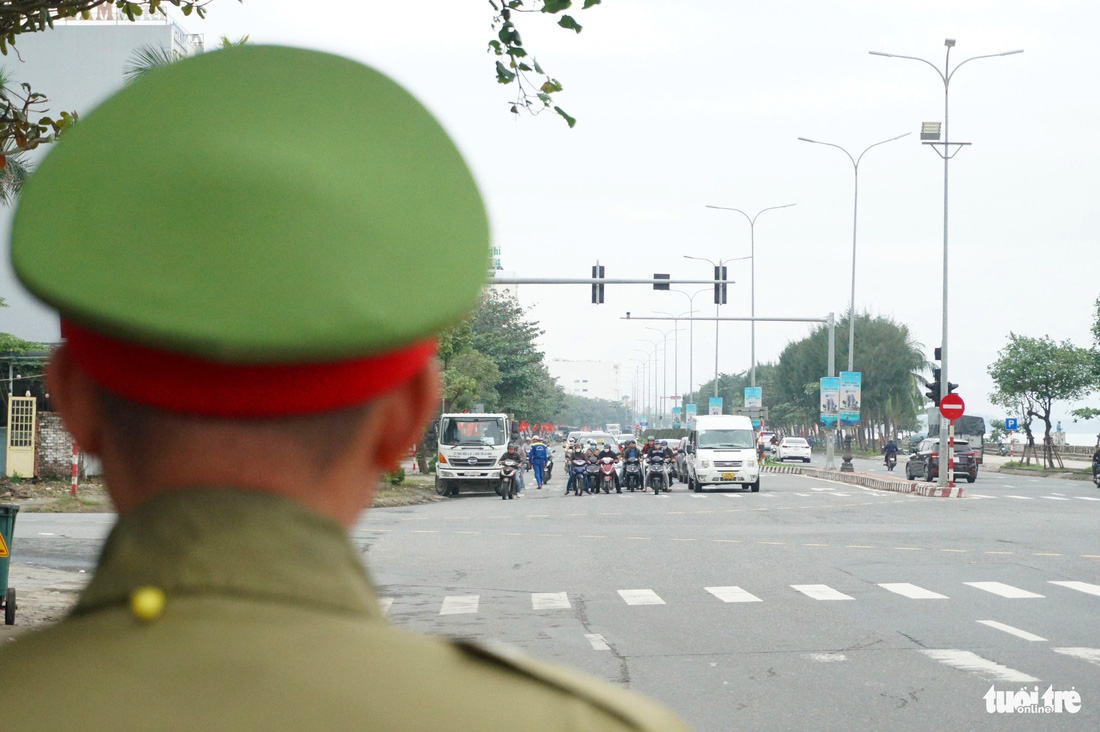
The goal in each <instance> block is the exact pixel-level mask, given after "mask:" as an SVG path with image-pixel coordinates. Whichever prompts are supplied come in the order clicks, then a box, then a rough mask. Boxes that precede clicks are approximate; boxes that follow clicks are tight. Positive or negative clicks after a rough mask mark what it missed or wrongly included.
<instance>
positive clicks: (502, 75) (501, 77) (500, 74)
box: [497, 61, 516, 84]
mask: <svg viewBox="0 0 1100 732" xmlns="http://www.w3.org/2000/svg"><path fill="white" fill-rule="evenodd" d="M515 78H516V75H515V73H513V72H511V71H509V70H508V69H507V68H505V66H504V64H502V63H501V62H500V61H497V81H498V82H499V83H501V84H511V83H512V81H514V80H515Z"/></svg>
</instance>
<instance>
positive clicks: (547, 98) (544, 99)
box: [535, 92, 550, 107]
mask: <svg viewBox="0 0 1100 732" xmlns="http://www.w3.org/2000/svg"><path fill="white" fill-rule="evenodd" d="M535 96H537V97H538V98H539V100H541V101H542V103H543V106H547V107H548V106H550V95H549V94H545V93H543V92H538V93H537V94H536V95H535Z"/></svg>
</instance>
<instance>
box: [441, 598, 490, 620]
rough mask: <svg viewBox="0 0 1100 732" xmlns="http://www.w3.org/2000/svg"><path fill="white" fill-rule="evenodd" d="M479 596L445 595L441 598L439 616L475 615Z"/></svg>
mask: <svg viewBox="0 0 1100 732" xmlns="http://www.w3.org/2000/svg"><path fill="white" fill-rule="evenodd" d="M480 598H481V596H480V595H447V596H446V597H444V598H443V607H441V608H440V609H439V614H440V615H466V614H468V613H476V612H477V605H478V601H479V600H480Z"/></svg>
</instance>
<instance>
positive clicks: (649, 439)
mask: <svg viewBox="0 0 1100 732" xmlns="http://www.w3.org/2000/svg"><path fill="white" fill-rule="evenodd" d="M645 441H646V442H653V435H650V436H649V437H647V438H645Z"/></svg>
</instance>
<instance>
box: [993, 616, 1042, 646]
mask: <svg viewBox="0 0 1100 732" xmlns="http://www.w3.org/2000/svg"><path fill="white" fill-rule="evenodd" d="M978 622H979V623H981V624H982V625H988V626H989V627H990V628H995V629H997V630H1001V631H1004V632H1005V633H1008V634H1009V635H1014V636H1016V637H1017V638H1023V639H1024V640H1026V641H1045V640H1046V638H1043V637H1041V636H1038V635H1035V634H1034V633H1028V632H1027V631H1026V630H1020V629H1019V628H1013V627H1012V626H1011V625H1005V624H1004V623H998V622H997V621H996V620H979V621H978Z"/></svg>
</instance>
